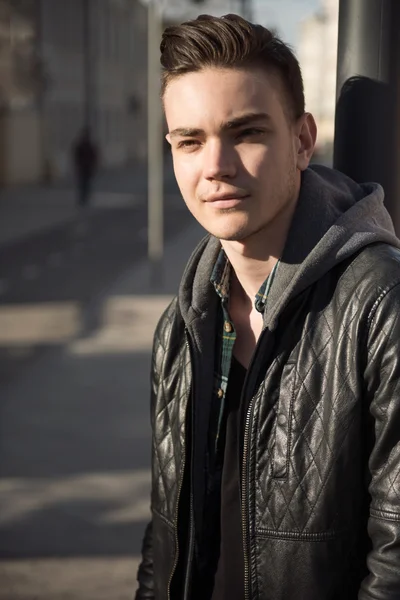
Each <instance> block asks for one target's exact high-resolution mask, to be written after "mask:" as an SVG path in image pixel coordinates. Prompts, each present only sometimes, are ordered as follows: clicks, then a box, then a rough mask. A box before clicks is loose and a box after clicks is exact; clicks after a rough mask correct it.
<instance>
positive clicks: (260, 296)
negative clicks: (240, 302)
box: [210, 248, 279, 313]
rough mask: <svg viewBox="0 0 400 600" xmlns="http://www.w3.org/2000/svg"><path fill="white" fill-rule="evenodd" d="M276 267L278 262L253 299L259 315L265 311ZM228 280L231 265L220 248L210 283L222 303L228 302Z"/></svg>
mask: <svg viewBox="0 0 400 600" xmlns="http://www.w3.org/2000/svg"><path fill="white" fill-rule="evenodd" d="M278 265H279V260H278V262H277V263H276V265H275V266H274V268H273V269H272V271H271V273H270V274H269V275H268V277H267V279H266V280H265V281H264V282H263V283H262V285H261V287H260V289H259V290H258V292H257V294H256V297H255V299H254V306H255V308H256V310H257V311H258V312H260V313H263V312H264V310H265V305H266V303H267V298H268V294H269V291H270V289H271V286H272V283H273V281H274V278H275V275H276V271H277V269H278ZM230 278H231V263H230V262H229V259H228V257H227V256H226V254H225V252H224V249H223V248H221V250H220V252H219V254H218V257H217V260H216V262H215V265H214V269H213V271H212V274H211V278H210V281H211V283H212V284H213V286H214V289H215V291H216V292H217V294H218V296H219V297H220V298H221V299H222V300H224V301H227V300H229V288H230Z"/></svg>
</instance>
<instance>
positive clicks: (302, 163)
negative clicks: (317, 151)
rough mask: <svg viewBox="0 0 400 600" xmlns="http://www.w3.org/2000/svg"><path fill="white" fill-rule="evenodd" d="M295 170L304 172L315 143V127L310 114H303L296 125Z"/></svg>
mask: <svg viewBox="0 0 400 600" xmlns="http://www.w3.org/2000/svg"><path fill="white" fill-rule="evenodd" d="M296 134H297V140H298V145H297V146H298V147H297V168H298V169H300V171H305V169H307V167H308V165H309V164H310V160H311V157H312V155H313V152H314V148H315V142H316V141H317V125H316V123H315V119H314V117H313V116H312V114H311V113H304V115H302V116H301V117H300V118H299V120H298V121H297V123H296Z"/></svg>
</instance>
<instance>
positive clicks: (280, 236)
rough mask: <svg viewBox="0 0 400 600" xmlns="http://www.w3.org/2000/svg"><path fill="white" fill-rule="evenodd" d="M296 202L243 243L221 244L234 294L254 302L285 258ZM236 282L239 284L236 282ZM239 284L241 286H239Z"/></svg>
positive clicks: (225, 242) (224, 242) (225, 241)
mask: <svg viewBox="0 0 400 600" xmlns="http://www.w3.org/2000/svg"><path fill="white" fill-rule="evenodd" d="M296 203H297V199H296V201H295V202H293V203H291V204H290V205H289V206H288V207H286V210H285V211H284V212H282V213H281V214H280V215H278V217H277V218H276V219H275V220H274V221H273V222H272V223H269V224H268V226H267V227H266V228H264V229H261V230H259V231H257V232H256V233H254V234H253V235H252V236H250V237H249V238H246V239H245V240H242V241H227V240H221V244H222V247H223V249H224V251H225V254H226V255H227V257H228V259H229V262H230V264H231V265H232V268H233V271H234V274H235V277H234V278H233V281H232V283H233V285H232V293H233V294H235V295H236V294H239V295H242V294H241V293H240V287H241V288H242V293H243V294H244V296H243V300H244V299H245V296H247V298H248V299H249V300H251V302H253V301H254V298H255V296H256V294H257V292H258V290H259V289H260V287H261V285H262V284H263V283H264V281H265V280H266V279H267V277H268V276H269V274H270V273H271V271H272V269H273V268H274V266H275V265H276V263H277V262H278V260H279V259H280V257H281V256H282V252H283V249H284V246H285V243H286V238H287V235H288V232H289V227H290V224H291V221H292V218H293V213H294V210H295V207H296ZM235 279H236V282H235V281H234V280H235ZM238 284H239V285H238Z"/></svg>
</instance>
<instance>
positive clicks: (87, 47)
mask: <svg viewBox="0 0 400 600" xmlns="http://www.w3.org/2000/svg"><path fill="white" fill-rule="evenodd" d="M89 3H90V0H84V2H83V60H84V66H83V69H84V74H85V75H84V77H85V126H86V127H90V125H91V108H92V72H91V66H92V65H91V39H90V5H89Z"/></svg>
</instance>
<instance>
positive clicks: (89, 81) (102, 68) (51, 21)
mask: <svg viewBox="0 0 400 600" xmlns="http://www.w3.org/2000/svg"><path fill="white" fill-rule="evenodd" d="M146 14H147V10H146V8H145V7H144V6H143V5H142V4H141V3H140V2H139V1H138V0H101V1H98V0H68V2H64V1H62V0H0V111H1V113H0V183H1V184H3V185H4V184H11V183H22V182H35V181H41V180H42V179H43V178H46V177H47V178H51V179H57V178H59V177H63V176H65V175H68V174H69V173H70V172H71V159H70V156H71V146H72V144H73V142H74V140H75V138H76V137H77V135H78V133H79V131H80V130H81V129H82V127H83V126H84V125H87V124H90V126H91V128H92V131H93V134H94V137H95V139H96V141H97V143H98V145H99V148H100V155H101V162H102V166H103V167H110V166H114V165H121V164H125V163H127V162H129V161H132V160H135V159H141V158H143V157H144V156H145V153H146V143H145V142H146V140H145V138H146V119H145V118H144V119H143V110H144V109H145V105H146V55H147V30H146V25H147V21H146Z"/></svg>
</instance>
